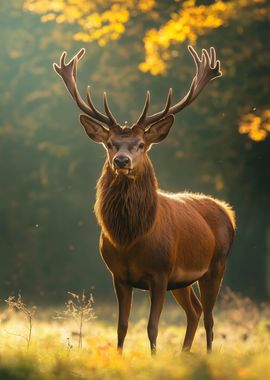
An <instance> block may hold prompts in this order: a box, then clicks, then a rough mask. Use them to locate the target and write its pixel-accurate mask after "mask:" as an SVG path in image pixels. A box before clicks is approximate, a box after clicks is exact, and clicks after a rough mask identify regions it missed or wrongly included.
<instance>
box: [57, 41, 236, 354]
mask: <svg viewBox="0 0 270 380" xmlns="http://www.w3.org/2000/svg"><path fill="white" fill-rule="evenodd" d="M188 49H189V52H190V53H191V55H192V57H193V59H194V61H195V64H196V71H197V72H196V75H195V77H194V78H193V81H192V83H191V86H190V89H189V91H188V93H187V95H186V96H185V97H184V98H183V99H182V100H180V101H179V102H177V103H176V104H174V105H171V98H172V90H171V89H170V90H169V93H168V97H167V101H166V105H165V107H164V109H163V110H162V111H160V112H157V113H155V114H152V115H147V111H148V107H149V103H150V93H149V92H147V96H146V101H145V105H144V108H143V111H142V113H141V115H140V117H139V118H138V120H137V122H136V123H135V124H134V125H132V126H131V127H128V126H121V125H119V124H118V123H117V121H116V119H115V117H114V116H113V114H112V112H111V111H110V109H109V105H108V100H107V95H106V93H104V98H103V100H104V109H105V114H104V113H102V112H100V111H99V110H98V109H97V108H96V107H95V105H94V103H93V101H92V98H91V96H90V87H89V86H88V88H87V101H88V104H87V103H86V102H85V101H84V100H83V99H82V97H81V95H80V93H79V90H78V87H77V64H78V61H79V60H80V59H81V58H82V56H83V55H84V53H85V50H84V49H81V50H80V51H79V52H78V53H77V55H75V56H74V57H73V58H72V59H71V60H70V61H69V63H65V58H66V52H64V53H63V54H62V56H61V58H60V65H57V64H54V69H55V71H56V73H57V74H59V75H60V76H61V77H62V79H63V80H64V82H65V85H66V87H67V89H68V91H69V93H70V95H71V96H72V98H73V99H74V101H75V102H76V103H77V105H78V107H79V108H80V109H81V110H82V111H83V112H84V113H85V114H86V115H87V116H86V115H80V122H81V124H82V125H83V126H84V128H85V131H86V133H87V135H88V136H89V137H90V138H91V139H92V140H94V141H95V142H96V143H100V144H102V145H103V146H104V148H105V150H106V152H107V159H106V162H105V164H104V167H103V170H102V174H101V177H100V178H99V180H98V183H97V195H96V203H95V214H96V217H97V220H98V222H99V224H100V226H101V236H100V251H101V255H102V257H103V260H104V261H105V263H106V265H107V267H108V269H109V270H110V272H111V273H112V277H113V282H114V287H115V292H116V296H117V300H118V307H119V318H118V350H119V351H120V352H121V351H122V348H123V344H124V339H125V336H126V333H127V328H128V320H129V314H130V308H131V302H132V288H139V289H144V290H149V292H150V301H151V307H150V315H149V322H148V326H147V331H148V337H149V340H150V347H151V352H152V353H153V354H154V353H155V351H156V339H157V334H158V323H159V318H160V314H161V311H162V307H163V302H164V298H165V294H166V291H167V290H171V292H172V294H173V296H174V297H175V299H176V301H177V303H178V304H179V305H180V306H182V307H183V309H184V311H185V313H186V318H187V329H186V335H185V338H184V343H183V350H184V351H189V350H190V348H191V345H192V342H193V339H194V335H195V332H196V329H197V326H198V322H199V319H200V316H201V312H202V311H203V314H204V326H205V330H206V341H207V350H208V351H211V349H212V341H213V324H214V322H213V315H212V311H213V307H214V304H215V301H216V297H217V295H218V292H219V288H220V285H221V281H222V278H223V274H224V270H225V267H226V260H227V257H228V253H229V250H230V247H231V244H232V240H233V236H234V231H235V217H234V212H233V211H232V209H231V208H230V206H229V205H227V204H226V203H224V202H222V201H219V200H216V199H214V198H211V197H209V196H206V195H203V194H190V193H178V194H170V193H165V192H163V191H160V190H159V189H158V183H157V178H156V176H155V172H154V169H153V166H152V163H151V161H150V159H149V157H148V151H149V149H150V148H151V146H152V144H157V143H160V142H161V141H162V140H164V139H165V137H166V136H167V135H168V133H169V130H170V128H171V126H172V124H173V122H174V114H176V113H178V112H179V111H181V110H182V109H183V108H185V107H186V106H187V105H189V104H190V103H192V102H193V100H194V99H196V98H197V96H198V95H199V94H200V92H201V91H202V90H203V88H204V87H205V86H206V84H207V83H208V82H209V81H210V80H212V79H215V78H217V77H219V76H221V75H222V74H221V71H220V62H219V61H218V60H217V59H216V52H215V49H214V48H213V47H211V49H210V51H209V52H208V51H207V50H205V49H203V50H202V55H201V57H199V56H198V54H197V53H196V51H195V50H194V49H193V48H192V47H191V46H189V47H188ZM196 281H198V283H199V288H200V295H201V297H200V298H201V300H200V301H199V299H198V298H197V296H196V294H195V292H194V290H193V288H192V284H193V283H195V282H196Z"/></svg>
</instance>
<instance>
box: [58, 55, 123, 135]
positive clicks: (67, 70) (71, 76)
mask: <svg viewBox="0 0 270 380" xmlns="http://www.w3.org/2000/svg"><path fill="white" fill-rule="evenodd" d="M84 53H85V49H81V50H80V51H79V52H78V53H77V54H76V55H75V56H74V57H73V58H72V59H71V60H70V61H69V62H68V63H67V64H66V63H65V59H66V56H67V53H66V52H65V51H64V52H63V53H62V55H61V57H60V63H59V65H57V64H56V63H54V64H53V68H54V70H55V72H56V73H57V74H58V75H59V76H60V77H61V78H62V79H63V81H64V82H65V85H66V87H67V89H68V91H69V93H70V95H71V96H72V98H73V99H74V100H75V102H76V103H77V105H78V107H79V108H80V109H81V110H82V111H83V112H85V113H86V114H87V115H89V116H91V117H92V118H93V119H95V120H99V121H101V122H102V123H104V124H106V125H107V126H108V127H109V128H111V127H113V126H115V125H117V121H116V119H115V117H114V116H113V114H112V112H111V111H110V108H109V104H108V99H107V94H106V92H104V94H103V102H104V109H105V112H106V115H104V114H103V113H102V112H100V111H99V110H98V109H97V108H96V107H95V106H94V104H93V101H92V99H91V95H90V86H88V87H87V100H88V103H89V105H88V104H87V103H85V101H84V100H83V99H82V97H81V95H80V93H79V90H78V87H77V82H76V81H77V65H78V62H79V60H80V59H81V58H82V57H83V56H84Z"/></svg>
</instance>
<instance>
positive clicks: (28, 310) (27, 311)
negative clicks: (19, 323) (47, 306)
mask: <svg viewBox="0 0 270 380" xmlns="http://www.w3.org/2000/svg"><path fill="white" fill-rule="evenodd" d="M5 302H6V303H7V304H8V306H9V307H10V308H11V309H13V310H17V311H19V312H22V313H23V314H24V315H25V317H26V318H27V321H28V334H27V336H21V335H19V336H21V337H22V338H24V339H25V340H26V342H27V351H28V350H29V347H30V343H31V338H32V331H33V319H34V315H35V313H36V310H37V307H36V306H32V307H29V306H27V305H26V304H25V303H24V302H23V299H22V295H21V293H18V296H17V298H16V297H15V296H10V297H8V299H6V300H5ZM14 335H16V334H14Z"/></svg>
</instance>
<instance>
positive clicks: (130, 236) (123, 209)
mask: <svg viewBox="0 0 270 380" xmlns="http://www.w3.org/2000/svg"><path fill="white" fill-rule="evenodd" d="M156 211H157V180H156V176H155V172H154V169H153V166H152V164H151V161H150V159H149V158H148V157H146V160H145V161H144V167H143V169H142V170H140V173H139V174H138V175H137V176H136V178H135V179H134V180H133V179H130V178H127V177H126V176H123V175H116V174H115V173H114V171H113V170H112V168H111V167H110V164H109V162H108V161H106V162H105V165H104V167H103V171H102V174H101V177H100V179H99V181H98V183H97V197H96V204H95V214H96V217H97V220H98V222H99V224H100V225H101V228H102V231H103V233H104V234H105V235H106V236H107V237H108V238H109V239H110V240H111V242H112V243H114V244H115V245H118V246H128V245H130V244H131V243H132V242H133V241H135V240H136V239H137V238H139V237H140V236H142V235H145V234H146V233H147V232H148V231H149V230H150V229H151V227H152V225H153V223H154V221H155V218H156Z"/></svg>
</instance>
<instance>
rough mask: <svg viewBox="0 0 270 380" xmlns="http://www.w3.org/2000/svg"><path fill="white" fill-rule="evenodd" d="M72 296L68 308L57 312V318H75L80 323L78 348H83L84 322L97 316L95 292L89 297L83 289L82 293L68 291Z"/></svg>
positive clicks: (66, 304)
mask: <svg viewBox="0 0 270 380" xmlns="http://www.w3.org/2000/svg"><path fill="white" fill-rule="evenodd" d="M68 294H69V295H70V296H71V298H70V299H69V300H68V301H67V302H66V303H65V306H66V309H65V310H64V311H63V312H60V313H57V316H56V317H55V318H56V319H65V320H74V321H75V322H76V323H77V325H78V336H79V341H78V349H79V350H81V349H82V341H83V327H84V323H85V322H88V321H90V320H92V319H94V318H96V316H95V313H94V309H93V304H94V298H93V294H92V293H90V294H89V297H87V296H86V295H85V291H84V290H83V292H82V294H81V295H79V294H76V293H72V292H68Z"/></svg>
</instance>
